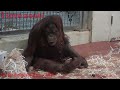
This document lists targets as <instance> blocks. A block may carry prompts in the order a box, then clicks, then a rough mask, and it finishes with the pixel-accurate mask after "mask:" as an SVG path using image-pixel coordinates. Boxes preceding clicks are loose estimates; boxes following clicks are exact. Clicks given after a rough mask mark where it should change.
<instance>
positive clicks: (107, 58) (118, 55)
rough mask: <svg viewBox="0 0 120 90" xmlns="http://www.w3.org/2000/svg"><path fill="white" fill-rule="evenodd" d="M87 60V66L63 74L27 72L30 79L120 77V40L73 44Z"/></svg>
mask: <svg viewBox="0 0 120 90" xmlns="http://www.w3.org/2000/svg"><path fill="white" fill-rule="evenodd" d="M73 48H74V49H75V50H76V51H77V52H78V53H79V54H80V55H82V56H83V57H85V58H86V60H87V62H88V65H89V66H88V68H85V69H75V70H74V71H73V72H71V73H69V74H67V75H64V74H60V73H58V74H57V75H53V74H50V73H48V72H44V71H41V70H40V71H38V72H32V73H28V75H29V76H30V77H31V78H32V79H120V42H119V41H117V42H96V43H89V44H82V45H77V46H73Z"/></svg>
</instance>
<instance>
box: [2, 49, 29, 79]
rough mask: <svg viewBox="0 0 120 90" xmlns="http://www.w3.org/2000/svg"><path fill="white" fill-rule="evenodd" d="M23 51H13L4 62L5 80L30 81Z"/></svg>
mask: <svg viewBox="0 0 120 90" xmlns="http://www.w3.org/2000/svg"><path fill="white" fill-rule="evenodd" d="M20 50H21V49H17V48H15V49H13V50H12V51H11V53H10V54H8V56H7V58H6V59H5V60H3V62H2V68H1V69H2V70H3V73H2V75H3V76H4V77H3V78H4V79H6V78H7V79H9V78H10V79H11V78H12V79H30V76H29V75H28V74H27V71H26V68H25V67H26V66H27V62H26V61H25V60H24V57H23V56H22V54H21V52H20Z"/></svg>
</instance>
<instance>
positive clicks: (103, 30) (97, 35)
mask: <svg viewBox="0 0 120 90" xmlns="http://www.w3.org/2000/svg"><path fill="white" fill-rule="evenodd" d="M110 26H111V11H93V20H92V42H98V41H108V40H109V36H110V30H111V27H110Z"/></svg>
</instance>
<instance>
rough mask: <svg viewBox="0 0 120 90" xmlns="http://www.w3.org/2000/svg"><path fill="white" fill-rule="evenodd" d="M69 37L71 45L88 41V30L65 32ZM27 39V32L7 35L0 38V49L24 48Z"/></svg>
mask: <svg viewBox="0 0 120 90" xmlns="http://www.w3.org/2000/svg"><path fill="white" fill-rule="evenodd" d="M65 33H66V34H67V35H68V36H69V39H70V43H71V45H72V46H74V45H79V44H85V43H89V31H84V32H79V31H69V32H65ZM27 40H28V34H20V35H9V36H7V37H3V38H1V39H0V50H6V51H8V52H10V51H11V50H13V49H14V48H20V49H24V48H25V47H26V44H27Z"/></svg>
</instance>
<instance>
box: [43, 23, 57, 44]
mask: <svg viewBox="0 0 120 90" xmlns="http://www.w3.org/2000/svg"><path fill="white" fill-rule="evenodd" d="M44 31H45V38H46V40H47V43H48V44H49V45H50V46H55V45H56V43H57V40H58V38H59V30H58V29H57V27H56V25H55V24H50V25H48V27H47V28H46V29H45V30H44Z"/></svg>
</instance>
